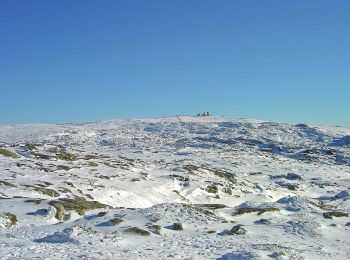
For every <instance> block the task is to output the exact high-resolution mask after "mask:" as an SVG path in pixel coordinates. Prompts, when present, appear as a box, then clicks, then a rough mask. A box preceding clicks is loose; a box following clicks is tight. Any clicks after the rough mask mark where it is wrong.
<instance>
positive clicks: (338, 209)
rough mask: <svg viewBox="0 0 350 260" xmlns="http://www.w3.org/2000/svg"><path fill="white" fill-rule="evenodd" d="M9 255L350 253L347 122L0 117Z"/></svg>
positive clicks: (1, 191) (0, 229)
mask: <svg viewBox="0 0 350 260" xmlns="http://www.w3.org/2000/svg"><path fill="white" fill-rule="evenodd" d="M0 174H1V175H0V246H1V250H0V258H1V259H33V258H45V259H58V258H59V259H74V258H79V259H166V258H180V259H330V258H332V259H346V258H349V257H350V250H349V248H350V235H349V232H350V217H349V213H350V200H349V199H350V129H348V128H342V127H324V126H323V127H321V126H320V127H317V126H308V125H306V124H297V125H291V124H281V123H273V122H265V121H259V120H248V119H229V118H224V117H214V116H205V117H190V116H181V117H169V118H158V119H143V120H136V119H135V120H113V121H103V122H88V123H76V124H64V125H2V126H0Z"/></svg>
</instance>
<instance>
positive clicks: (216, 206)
mask: <svg viewBox="0 0 350 260" xmlns="http://www.w3.org/2000/svg"><path fill="white" fill-rule="evenodd" d="M193 206H195V207H199V208H205V209H210V210H216V209H224V208H228V206H226V205H224V204H193Z"/></svg>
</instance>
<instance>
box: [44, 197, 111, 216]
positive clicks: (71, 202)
mask: <svg viewBox="0 0 350 260" xmlns="http://www.w3.org/2000/svg"><path fill="white" fill-rule="evenodd" d="M49 204H50V205H51V206H53V207H55V208H56V209H57V206H58V205H61V206H63V208H64V209H65V210H74V211H76V212H77V213H78V214H79V215H81V216H83V215H84V214H85V211H87V210H93V209H101V208H106V207H107V205H105V204H102V203H100V202H98V201H88V200H86V199H84V198H81V197H75V198H74V199H61V200H57V201H50V202H49Z"/></svg>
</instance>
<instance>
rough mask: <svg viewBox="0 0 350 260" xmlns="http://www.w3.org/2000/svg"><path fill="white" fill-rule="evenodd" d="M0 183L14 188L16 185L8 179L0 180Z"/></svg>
mask: <svg viewBox="0 0 350 260" xmlns="http://www.w3.org/2000/svg"><path fill="white" fill-rule="evenodd" d="M0 185H4V186H6V187H10V188H16V187H17V186H16V185H15V184H13V183H10V182H8V181H0Z"/></svg>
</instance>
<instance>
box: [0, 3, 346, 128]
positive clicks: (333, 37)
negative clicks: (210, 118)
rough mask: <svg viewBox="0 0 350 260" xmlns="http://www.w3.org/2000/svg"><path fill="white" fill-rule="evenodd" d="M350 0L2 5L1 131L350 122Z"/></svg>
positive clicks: (0, 35) (342, 123) (0, 37)
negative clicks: (173, 118)
mask: <svg viewBox="0 0 350 260" xmlns="http://www.w3.org/2000/svg"><path fill="white" fill-rule="evenodd" d="M349 12H350V1H348V0H336V1H329V0H327V1H325V0H308V1H304V0H286V1H277V0H275V1H272V0H271V1H270V0H266V1H260V0H256V1H254V0H241V1H238V0H237V1H231V0H221V1H213V0H211V1H207V0H176V1H175V0H168V1H164V0H158V1H153V0H147V1H146V0H145V1H141V0H137V1H136V0H125V1H114V0H113V1H105V0H103V1H97V0H95V1H89V0H82V1H79V0H74V1H71V0H60V1H54V0H45V1H41V0H36V1H19V0H1V1H0V101H1V105H2V106H1V107H2V109H1V110H0V124H10V123H33V122H46V123H59V122H71V121H86V120H100V119H112V118H142V117H157V116H168V115H176V114H197V113H199V112H203V111H210V112H211V113H213V114H216V115H225V116H229V117H249V118H259V119H265V120H272V121H282V122H292V123H294V122H306V123H310V124H328V125H344V126H350V116H349V112H350V102H349V98H350V47H349V46H350V15H349Z"/></svg>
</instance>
